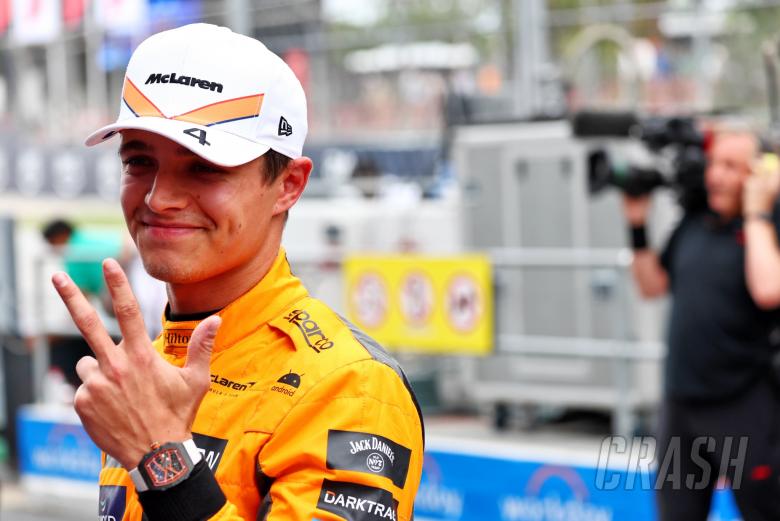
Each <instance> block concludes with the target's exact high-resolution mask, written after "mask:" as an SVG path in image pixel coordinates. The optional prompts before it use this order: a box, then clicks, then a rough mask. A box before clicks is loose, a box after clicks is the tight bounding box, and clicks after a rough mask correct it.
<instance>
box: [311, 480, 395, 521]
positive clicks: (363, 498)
mask: <svg viewBox="0 0 780 521" xmlns="http://www.w3.org/2000/svg"><path fill="white" fill-rule="evenodd" d="M317 508H319V509H320V510H325V511H326V512H331V513H332V514H336V515H337V516H340V517H342V518H344V519H349V520H351V521H381V520H390V521H397V520H398V514H397V512H398V501H396V500H395V498H393V494H391V493H390V492H388V491H387V490H382V489H381V488H375V487H368V486H366V485H360V484H358V483H346V482H341V481H331V480H329V479H324V480H323V481H322V488H321V489H320V498H319V501H318V502H317Z"/></svg>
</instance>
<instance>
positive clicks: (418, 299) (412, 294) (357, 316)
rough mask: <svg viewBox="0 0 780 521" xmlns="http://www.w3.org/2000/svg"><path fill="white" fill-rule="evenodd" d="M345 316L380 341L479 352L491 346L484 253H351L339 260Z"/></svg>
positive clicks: (440, 350) (412, 347)
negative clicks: (341, 262) (343, 280)
mask: <svg viewBox="0 0 780 521" xmlns="http://www.w3.org/2000/svg"><path fill="white" fill-rule="evenodd" d="M345 273H346V278H347V293H348V294H347V303H348V314H349V318H350V320H352V321H353V322H355V323H356V324H357V325H358V326H359V327H360V328H361V329H363V330H364V331H365V332H366V333H368V334H369V335H370V336H372V337H374V338H376V339H377V340H378V341H379V342H381V343H382V344H384V345H386V346H388V347H392V348H394V349H397V350H400V349H404V350H410V351H411V350H413V351H417V352H425V353H431V354H435V353H446V354H452V353H462V354H469V355H474V354H477V355H484V354H487V353H489V352H490V350H491V349H492V347H493V322H492V317H493V292H492V271H491V266H490V262H489V260H488V259H487V257H484V256H481V255H459V256H450V257H430V256H421V255H390V256H362V255H358V256H353V257H350V258H348V259H347V260H346V262H345Z"/></svg>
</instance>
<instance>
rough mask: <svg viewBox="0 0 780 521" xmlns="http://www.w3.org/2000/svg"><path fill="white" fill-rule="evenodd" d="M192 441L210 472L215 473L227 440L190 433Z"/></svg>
mask: <svg viewBox="0 0 780 521" xmlns="http://www.w3.org/2000/svg"><path fill="white" fill-rule="evenodd" d="M192 440H193V441H194V442H195V445H196V446H197V447H198V450H199V451H200V453H201V455H202V456H203V459H204V460H205V461H206V464H207V465H208V466H209V468H210V469H211V472H216V471H217V467H219V462H220V461H221V460H222V454H223V453H224V452H225V447H227V440H223V439H222V438H215V437H214V436H207V435H206V434H200V433H197V432H193V433H192Z"/></svg>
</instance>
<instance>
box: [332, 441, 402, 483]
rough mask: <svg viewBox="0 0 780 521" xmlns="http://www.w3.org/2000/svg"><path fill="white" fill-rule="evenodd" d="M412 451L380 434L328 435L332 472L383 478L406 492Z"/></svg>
mask: <svg viewBox="0 0 780 521" xmlns="http://www.w3.org/2000/svg"><path fill="white" fill-rule="evenodd" d="M411 455H412V451H411V450H410V449H408V448H407V447H404V446H403V445H401V444H399V443H396V442H394V441H393V440H391V439H389V438H385V437H384V436H380V435H378V434H370V433H367V432H355V431H339V430H333V429H331V430H329V431H328V455H327V461H326V465H327V467H328V468H329V469H340V470H354V471H357V472H363V473H371V474H379V475H380V476H384V477H386V478H388V479H390V480H391V481H392V482H393V483H394V484H395V485H396V486H398V487H400V488H403V487H404V484H405V483H406V475H407V473H408V471H409V460H410V459H411Z"/></svg>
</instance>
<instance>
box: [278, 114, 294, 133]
mask: <svg viewBox="0 0 780 521" xmlns="http://www.w3.org/2000/svg"><path fill="white" fill-rule="evenodd" d="M279 135H280V136H292V125H290V123H289V122H288V121H287V120H286V119H284V116H282V117H280V118H279Z"/></svg>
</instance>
